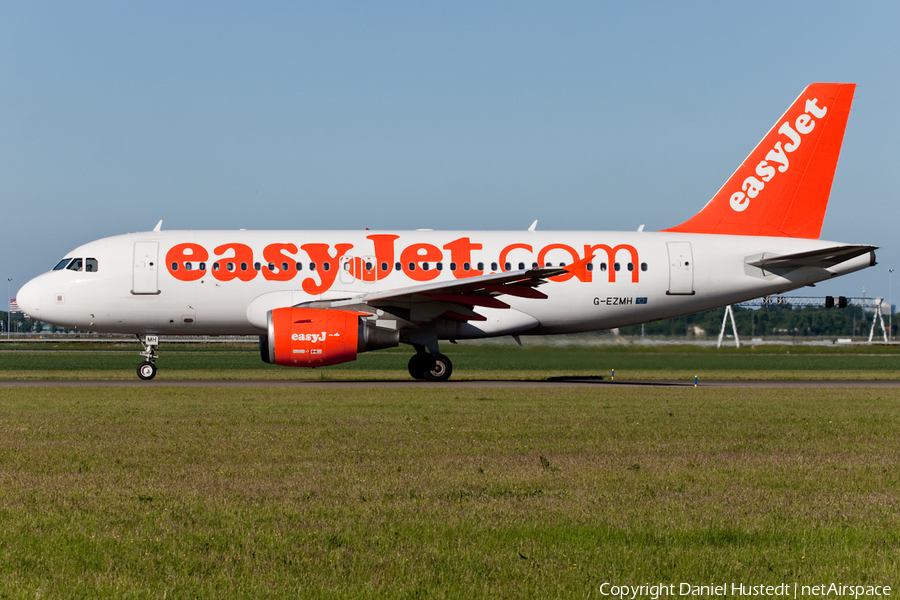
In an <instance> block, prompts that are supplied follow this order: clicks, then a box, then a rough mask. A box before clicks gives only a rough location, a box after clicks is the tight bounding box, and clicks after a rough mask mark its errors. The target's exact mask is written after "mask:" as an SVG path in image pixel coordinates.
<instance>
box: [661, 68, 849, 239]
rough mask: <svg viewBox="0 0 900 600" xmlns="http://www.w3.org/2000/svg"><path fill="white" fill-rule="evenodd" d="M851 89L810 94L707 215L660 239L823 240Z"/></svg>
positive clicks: (815, 89) (827, 87)
mask: <svg viewBox="0 0 900 600" xmlns="http://www.w3.org/2000/svg"><path fill="white" fill-rule="evenodd" d="M854 89H856V84H853V83H814V84H812V85H810V86H809V87H807V88H806V89H805V90H803V93H802V94H800V97H799V98H797V100H795V101H794V103H793V104H792V105H791V107H790V108H789V109H788V110H787V112H786V113H784V115H783V116H782V117H781V118H780V119H778V122H777V123H775V126H774V127H772V129H770V130H769V133H767V134H766V136H765V137H764V138H763V140H762V141H761V142H760V143H759V145H758V146H757V147H756V148H755V149H754V150H753V152H751V153H750V156H748V157H747V158H746V159H745V160H744V162H743V163H742V164H741V166H740V167H738V169H737V171H735V172H734V175H732V176H731V178H729V179H728V181H727V182H726V183H725V185H724V186H722V188H721V189H720V190H719V191H718V192H717V193H716V195H715V196H713V198H712V200H710V201H709V202H708V203H707V204H706V206H705V207H703V210H701V211H700V212H699V213H697V214H696V215H694V216H693V217H692V218H690V219H689V220H687V221H685V222H684V223H682V224H681V225H678V226H676V227H672V228H670V229H664V230H663V231H675V232H681V233H716V234H727V235H759V236H779V237H798V238H811V239H816V238H818V237H819V234H820V233H821V231H822V220H823V219H824V218H825V208H826V207H827V206H828V195H829V194H830V193H831V182H832V180H833V179H834V169H835V167H836V166H837V161H838V155H839V154H840V152H841V142H842V141H843V139H844V128H845V127H846V126H847V117H848V116H849V115H850V105H851V104H852V102H853V91H854Z"/></svg>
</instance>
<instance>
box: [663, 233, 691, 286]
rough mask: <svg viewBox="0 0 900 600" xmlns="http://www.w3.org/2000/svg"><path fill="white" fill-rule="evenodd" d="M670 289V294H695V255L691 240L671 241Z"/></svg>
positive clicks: (668, 245)
mask: <svg viewBox="0 0 900 600" xmlns="http://www.w3.org/2000/svg"><path fill="white" fill-rule="evenodd" d="M666 246H667V247H668V249H669V291H668V292H666V294H668V295H670V296H676V295H685V296H693V295H694V257H693V254H692V253H691V243H690V242H669V243H667V244H666Z"/></svg>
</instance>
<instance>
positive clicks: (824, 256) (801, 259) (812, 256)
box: [747, 245, 878, 271]
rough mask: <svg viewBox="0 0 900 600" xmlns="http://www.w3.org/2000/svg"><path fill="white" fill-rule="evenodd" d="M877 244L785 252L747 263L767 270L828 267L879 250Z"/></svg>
mask: <svg viewBox="0 0 900 600" xmlns="http://www.w3.org/2000/svg"><path fill="white" fill-rule="evenodd" d="M877 249H878V247H877V246H865V245H851V246H833V247H831V248H823V249H821V250H812V251H810V252H798V253H796V254H784V255H781V256H773V257H771V258H761V259H758V260H754V261H752V262H748V263H747V264H749V265H752V266H754V267H759V268H760V269H765V270H766V271H774V270H779V269H780V270H789V269H799V268H801V267H818V268H820V269H827V268H828V267H833V266H834V265H837V264H840V263H842V262H844V261H847V260H850V259H851V258H856V257H857V256H862V255H863V254H865V253H866V252H873V251H875V250H877Z"/></svg>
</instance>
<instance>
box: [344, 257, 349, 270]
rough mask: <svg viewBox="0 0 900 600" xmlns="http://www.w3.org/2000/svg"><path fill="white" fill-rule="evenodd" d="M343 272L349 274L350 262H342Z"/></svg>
mask: <svg viewBox="0 0 900 600" xmlns="http://www.w3.org/2000/svg"><path fill="white" fill-rule="evenodd" d="M344 270H345V271H347V272H348V273H349V272H350V261H349V260H345V261H344Z"/></svg>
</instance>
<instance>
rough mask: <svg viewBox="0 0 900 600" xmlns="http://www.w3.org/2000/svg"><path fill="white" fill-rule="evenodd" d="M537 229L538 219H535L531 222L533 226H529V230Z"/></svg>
mask: <svg viewBox="0 0 900 600" xmlns="http://www.w3.org/2000/svg"><path fill="white" fill-rule="evenodd" d="M535 229H537V219H535V220H534V223H532V224H531V227H529V228H528V231H534V230H535Z"/></svg>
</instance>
